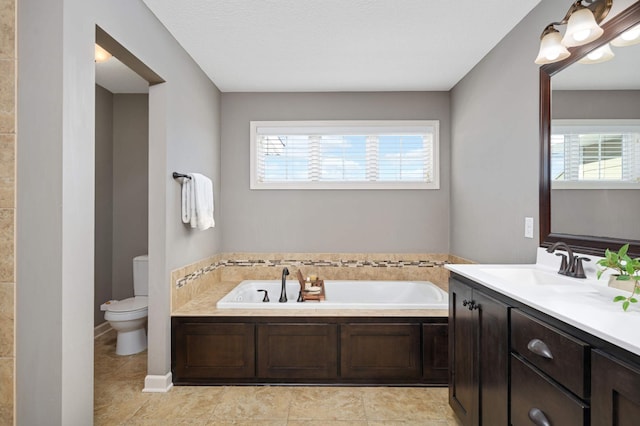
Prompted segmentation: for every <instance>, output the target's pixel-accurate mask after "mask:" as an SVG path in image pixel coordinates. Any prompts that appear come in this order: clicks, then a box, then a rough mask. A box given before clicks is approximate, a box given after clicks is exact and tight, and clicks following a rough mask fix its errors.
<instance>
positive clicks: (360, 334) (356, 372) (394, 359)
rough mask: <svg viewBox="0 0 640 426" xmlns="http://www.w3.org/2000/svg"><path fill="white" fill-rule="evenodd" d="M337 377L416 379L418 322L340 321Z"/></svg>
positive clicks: (419, 360) (418, 376) (418, 369)
mask: <svg viewBox="0 0 640 426" xmlns="http://www.w3.org/2000/svg"><path fill="white" fill-rule="evenodd" d="M340 345H341V348H340V355H341V356H340V367H341V373H340V374H341V376H342V377H344V378H349V379H367V380H370V381H376V380H385V379H386V380H403V379H415V380H419V379H420V376H421V375H422V365H421V357H420V354H421V350H420V324H344V325H342V326H341V331H340Z"/></svg>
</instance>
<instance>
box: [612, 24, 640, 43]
mask: <svg viewBox="0 0 640 426" xmlns="http://www.w3.org/2000/svg"><path fill="white" fill-rule="evenodd" d="M638 43H640V24H638V25H636V26H635V27H631V28H630V29H628V30H627V31H625V32H623V33H622V34H620V35H619V36H618V37H616V38H614V39H613V40H612V41H611V44H612V45H614V46H616V47H624V46H631V45H634V44H638Z"/></svg>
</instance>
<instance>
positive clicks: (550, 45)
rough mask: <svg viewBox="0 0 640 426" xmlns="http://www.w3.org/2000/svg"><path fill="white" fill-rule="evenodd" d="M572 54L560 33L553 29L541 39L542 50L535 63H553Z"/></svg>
mask: <svg viewBox="0 0 640 426" xmlns="http://www.w3.org/2000/svg"><path fill="white" fill-rule="evenodd" d="M569 55H571V54H570V53H569V51H568V50H567V48H566V47H564V46H563V45H562V43H561V37H560V33H559V32H558V31H557V30H556V29H553V30H551V31H549V32H547V34H545V35H544V36H543V37H542V40H540V51H539V52H538V57H537V58H536V60H535V63H536V64H538V65H544V64H551V63H553V62H558V61H561V60H563V59H566V58H568V57H569Z"/></svg>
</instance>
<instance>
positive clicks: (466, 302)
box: [462, 299, 480, 311]
mask: <svg viewBox="0 0 640 426" xmlns="http://www.w3.org/2000/svg"><path fill="white" fill-rule="evenodd" d="M462 306H466V307H467V309H469V310H470V311H473V310H474V309H478V308H479V307H480V305H478V304H477V303H476V302H475V300H467V299H465V300H463V301H462Z"/></svg>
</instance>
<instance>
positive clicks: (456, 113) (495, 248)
mask: <svg viewBox="0 0 640 426" xmlns="http://www.w3.org/2000/svg"><path fill="white" fill-rule="evenodd" d="M567 7H568V3H566V2H557V1H553V0H542V2H541V3H540V4H539V5H538V6H537V7H536V8H535V9H534V10H533V11H531V13H529V14H528V15H527V16H526V17H525V18H524V19H523V20H522V21H521V22H520V23H519V24H518V25H517V26H516V27H515V28H514V29H513V30H512V31H511V32H510V33H509V34H508V35H507V36H506V37H505V38H504V39H503V40H502V41H501V42H500V43H499V44H498V45H497V46H496V47H495V48H494V49H493V50H492V51H491V52H490V53H489V54H488V55H487V56H486V57H485V58H484V59H483V60H482V61H481V62H480V63H479V64H478V65H476V66H475V67H474V69H473V70H472V71H471V72H470V73H469V74H467V75H466V76H465V78H464V79H463V80H461V81H460V82H459V83H458V84H457V85H456V86H455V87H454V89H453V90H452V98H451V104H452V108H451V121H452V123H453V126H452V131H451V134H452V148H451V151H452V153H451V156H452V159H453V160H452V164H451V176H452V180H451V206H452V207H451V252H452V253H453V254H456V255H459V256H462V257H465V258H468V259H471V260H475V261H478V262H486V263H521V262H533V261H535V255H536V248H537V247H538V216H539V212H538V173H539V165H538V163H539V160H538V159H539V153H540V149H539V140H538V120H539V116H538V107H539V102H538V88H539V67H538V65H536V64H534V62H533V61H534V59H535V57H536V55H537V52H538V47H539V40H540V39H539V37H540V33H541V32H542V30H543V29H544V27H545V26H546V25H547V24H549V22H553V21H556V20H557V19H559V18H558V17H562V16H564V14H565V13H566V9H567ZM526 216H531V217H533V218H534V220H535V229H534V235H535V238H533V239H526V238H524V218H525V217H526Z"/></svg>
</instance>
